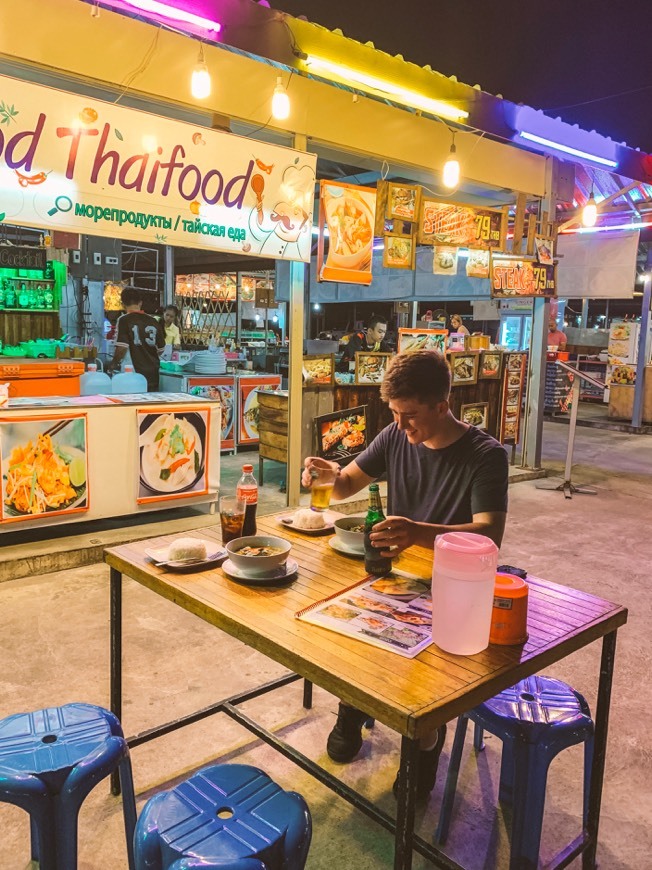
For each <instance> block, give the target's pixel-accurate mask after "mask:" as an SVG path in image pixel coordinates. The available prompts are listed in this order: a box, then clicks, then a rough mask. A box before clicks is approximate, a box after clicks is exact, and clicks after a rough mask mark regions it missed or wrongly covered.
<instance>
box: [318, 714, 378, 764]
mask: <svg viewBox="0 0 652 870" xmlns="http://www.w3.org/2000/svg"><path fill="white" fill-rule="evenodd" d="M367 719H368V716H367V714H366V713H363V712H362V710H357V709H356V708H355V707H349V706H348V705H347V704H342V702H341V701H340V706H339V710H338V713H337V722H336V723H335V727H334V728H333V730H332V731H331V733H330V734H329V735H328V740H327V742H326V752H328V754H329V756H330V757H331V758H332V759H333V761H339V763H340V764H346V763H347V762H348V761H353V759H354V758H355V757H356V755H357V754H358V752H360V748H361V746H362V726H363V725H364V723H365V722H366V721H367Z"/></svg>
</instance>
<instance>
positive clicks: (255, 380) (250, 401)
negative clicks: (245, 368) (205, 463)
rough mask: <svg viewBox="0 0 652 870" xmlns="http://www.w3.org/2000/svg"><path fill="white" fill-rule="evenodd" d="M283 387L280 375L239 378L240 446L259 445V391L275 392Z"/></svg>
mask: <svg viewBox="0 0 652 870" xmlns="http://www.w3.org/2000/svg"><path fill="white" fill-rule="evenodd" d="M280 386H281V376H280V375H252V376H250V377H241V378H238V390H239V393H238V444H257V443H258V441H259V437H258V419H259V416H260V408H259V407H258V390H268V391H272V392H273V391H274V390H278V389H279V387H280Z"/></svg>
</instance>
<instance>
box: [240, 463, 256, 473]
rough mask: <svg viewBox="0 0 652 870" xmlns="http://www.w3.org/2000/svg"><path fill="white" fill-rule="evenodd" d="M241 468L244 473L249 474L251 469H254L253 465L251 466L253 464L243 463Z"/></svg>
mask: <svg viewBox="0 0 652 870" xmlns="http://www.w3.org/2000/svg"><path fill="white" fill-rule="evenodd" d="M242 470H243V471H244V473H245V474H251V473H252V471H253V470H254V467H253V465H243V466H242Z"/></svg>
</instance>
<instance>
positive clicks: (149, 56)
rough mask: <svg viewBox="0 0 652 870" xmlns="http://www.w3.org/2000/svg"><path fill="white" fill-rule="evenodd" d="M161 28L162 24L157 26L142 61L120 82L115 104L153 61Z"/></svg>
mask: <svg viewBox="0 0 652 870" xmlns="http://www.w3.org/2000/svg"><path fill="white" fill-rule="evenodd" d="M161 29H162V28H161V26H160V25H159V26H158V27H157V28H156V33H155V34H154V38H153V39H152V41H151V43H150V45H149V47H148V49H147V51H146V52H145V54H144V55H143V59H142V60H141V61H140V63H139V64H138V66H137V67H136V68H135V69H133V70H132V71H131V72H130V73H128V75H127V76H126V77H125V78H123V79H122V81H121V82H120V87H122V90H121V92H120V93H119V94H118V96H117V97H116V99H115V100H114V101H113V103H114V105H115V104H116V103H119V102H120V100H121V99H122V98H123V97H124V95H125V94H126V93H127V91H128V90H129V88H130V87H131V85H132V84H133V82H134V81H135V79H136V78H137V77H138V76H140V75H142V74H143V73H144V72H145V71H146V70H147V68H148V67H149V65H150V63H151V62H152V60H153V58H154V54H155V53H156V49H157V47H158V40H159V37H160V35H161Z"/></svg>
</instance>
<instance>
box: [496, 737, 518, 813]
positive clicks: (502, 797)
mask: <svg viewBox="0 0 652 870" xmlns="http://www.w3.org/2000/svg"><path fill="white" fill-rule="evenodd" d="M513 799H514V738H512V737H507V736H505V737H504V738H503V751H502V754H501V757H500V781H499V785H498V800H499V801H501V803H505V804H511V803H512V801H513Z"/></svg>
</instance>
